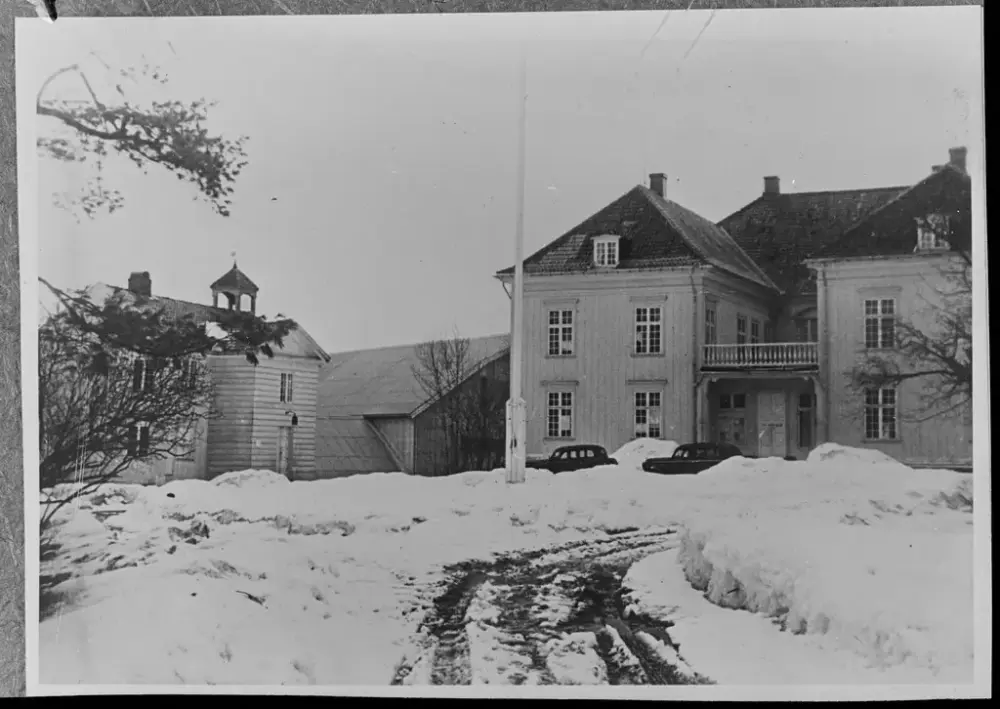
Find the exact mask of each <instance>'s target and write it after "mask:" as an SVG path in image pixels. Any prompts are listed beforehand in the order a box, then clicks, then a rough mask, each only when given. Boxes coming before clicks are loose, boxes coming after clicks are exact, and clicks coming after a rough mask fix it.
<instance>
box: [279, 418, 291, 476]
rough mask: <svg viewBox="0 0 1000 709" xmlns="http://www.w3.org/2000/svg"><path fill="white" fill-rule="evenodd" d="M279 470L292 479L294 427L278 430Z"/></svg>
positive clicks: (284, 427)
mask: <svg viewBox="0 0 1000 709" xmlns="http://www.w3.org/2000/svg"><path fill="white" fill-rule="evenodd" d="M277 462H278V470H277V471H276V472H278V473H280V474H281V475H284V476H285V477H287V478H288V479H289V480H291V478H292V427H291V426H280V427H279V428H278V461H277Z"/></svg>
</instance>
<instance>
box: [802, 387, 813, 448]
mask: <svg viewBox="0 0 1000 709" xmlns="http://www.w3.org/2000/svg"><path fill="white" fill-rule="evenodd" d="M812 446H813V396H812V394H799V448H812Z"/></svg>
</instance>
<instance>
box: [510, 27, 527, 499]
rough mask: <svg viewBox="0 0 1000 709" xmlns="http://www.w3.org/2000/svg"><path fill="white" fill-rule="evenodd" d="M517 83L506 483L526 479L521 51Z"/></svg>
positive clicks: (523, 67)
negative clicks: (517, 107) (515, 187)
mask: <svg viewBox="0 0 1000 709" xmlns="http://www.w3.org/2000/svg"><path fill="white" fill-rule="evenodd" d="M519 61H520V68H519V81H518V90H519V91H518V102H519V106H520V108H519V116H518V118H519V121H518V135H517V228H516V230H515V236H514V290H513V293H512V295H511V309H512V311H513V313H512V318H511V320H512V323H511V352H510V401H508V402H507V471H506V472H507V482H508V483H521V482H524V479H525V471H524V462H525V461H524V458H525V446H524V436H525V428H526V420H525V419H526V415H525V414H526V407H525V402H524V399H523V398H522V392H521V377H522V374H521V364H522V360H523V354H524V338H523V332H524V326H523V323H522V320H523V313H524V182H525V179H524V173H525V133H526V124H527V102H528V88H527V61H526V58H525V55H524V49H523V47H522V49H521V56H520V59H519Z"/></svg>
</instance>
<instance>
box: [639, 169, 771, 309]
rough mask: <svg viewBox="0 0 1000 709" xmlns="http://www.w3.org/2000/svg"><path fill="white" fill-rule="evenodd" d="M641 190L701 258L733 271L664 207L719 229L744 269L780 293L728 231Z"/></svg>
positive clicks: (647, 191)
mask: <svg viewBox="0 0 1000 709" xmlns="http://www.w3.org/2000/svg"><path fill="white" fill-rule="evenodd" d="M639 189H640V190H642V194H643V195H644V196H645V197H646V199H647V200H649V201H650V203H651V204H652V205H653V207H655V208H656V211H657V212H659V213H660V214H661V215H663V218H664V219H665V220H666V221H667V223H668V224H669V226H670V227H671V228H672V229H673V230H674V231H676V232H677V233H678V234H679V235H680V236H681V238H682V239H683V240H684V243H685V244H686V245H687V246H688V248H690V249H691V250H692V251H694V252H695V253H696V254H697V255H698V257H699V258H701V259H702V260H704V261H705V262H707V263H709V264H712V265H714V266H718V267H720V268H726V269H727V270H732V267H731V266H728V268H727V264H725V263H724V262H722V263H720V261H719V259H718V258H717V257H715V256H710V255H709V254H708V253H706V252H705V251H704V249H702V248H701V247H700V246H699V245H696V244H695V240H692V239H690V238H689V237H688V235H687V234H686V232H685V230H684V229H683V228H681V227H679V225H678V224H677V223H676V220H675V219H674V218H673V215H671V214H669V213H667V212H666V211H665V210H664V209H663V207H671V206H672V207H675V208H677V209H681V210H683V211H684V212H686V213H687V214H689V215H691V216H693V217H695V218H697V219H700V220H702V221H703V222H705V225H706V226H710V227H712V228H713V229H717V230H718V231H720V232H721V233H722V234H724V235H725V236H726V237H727V238H728V239H729V240H730V241H731V242H732V244H733V246H735V247H736V249H737V251H736V253H738V254H742V255H743V256H744V257H745V258H744V259H741V260H744V261H745V262H746V263H745V264H743V267H744V268H746V269H747V271H748V272H749V273H751V274H753V275H754V276H755V277H756V279H757V280H758V282H759V283H760V284H761V285H765V286H768V287H771V288H774V289H776V290H778V291H780V290H781V288H779V287H778V284H776V283H775V282H774V281H773V280H771V278H770V276H768V275H767V273H765V272H764V270H763V269H762V268H761V267H760V265H759V264H758V263H757V262H756V261H755V260H754V259H753V258H751V257H750V255H749V254H748V253H747V252H746V251H744V250H743V247H742V246H740V245H739V243H738V242H737V241H736V239H735V238H733V236H732V235H731V234H730V233H729V232H728V231H726V230H725V229H723V228H722V227H721V226H719V225H718V224H716V223H715V222H713V221H712V220H710V219H708V218H707V217H703V216H702V215H700V214H698V213H697V212H695V211H694V210H692V209H688V208H687V207H685V206H684V205H683V204H680V203H678V202H674V201H673V200H669V199H667V198H666V197H663V196H661V195H659V194H657V193H656V192H654V191H653V190H651V189H649V188H648V187H646V186H645V185H639ZM660 202H662V205H661V204H659V203H660ZM737 275H738V274H737Z"/></svg>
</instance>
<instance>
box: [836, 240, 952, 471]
mask: <svg viewBox="0 0 1000 709" xmlns="http://www.w3.org/2000/svg"><path fill="white" fill-rule="evenodd" d="M945 258H949V257H947V256H912V257H900V258H896V259H888V258H886V259H879V260H877V261H874V260H869V261H863V262H860V261H848V262H842V263H838V264H830V265H827V266H826V269H825V271H826V284H825V288H826V300H827V302H826V307H825V310H826V317H827V319H828V324H827V329H828V332H829V341H828V343H827V349H828V358H827V366H826V368H825V371H824V372H823V376H824V379H825V381H826V384H827V387H828V389H829V391H830V395H829V421H830V423H829V426H830V440H833V441H836V442H838V443H843V444H845V445H851V446H861V447H865V448H874V449H877V450H881V451H882V452H884V453H887V454H888V455H891V456H892V457H894V458H897V459H899V460H903V461H906V462H915V463H925V462H926V463H944V462H951V463H960V462H965V461H971V458H972V428H971V410H961V411H956V412H955V413H954V414H953V415H951V416H938V417H935V418H933V419H930V420H927V421H923V422H921V421H916V420H913V419H914V418H915V414H916V412H917V410H918V409H919V402H920V396H921V394H922V393H923V392H924V391H925V387H929V386H934V383H933V382H930V381H927V380H922V379H918V380H911V381H908V382H905V383H904V384H903V385H902V386H900V388H899V391H898V393H897V397H898V402H899V403H898V405H899V412H900V416H901V418H902V420H901V422H900V439H899V440H898V441H891V442H890V441H886V442H868V441H865V439H864V416H863V415H862V414H863V397H862V394H861V393H859V392H857V391H854V390H853V389H852V388H851V387H850V386H848V380H847V376H846V373H847V372H848V371H849V370H850V369H851V368H852V367H853V366H854V365H855V364H856V363H857V362H858V361H859V358H860V356H861V352H862V349H863V346H864V300H865V298H879V297H893V298H895V299H896V309H897V312H898V313H899V316H900V318H901V319H904V320H908V321H910V322H912V323H913V324H914V325H915V326H916V327H918V328H921V329H923V328H925V327H927V326H928V325H930V324H931V323H932V322H933V308H932V307H931V306H930V305H929V304H928V301H930V303H933V301H934V299H935V297H936V296H935V290H936V289H946V290H947V289H948V288H949V287H950V286H947V285H946V280H945V278H944V276H943V275H942V274H941V267H942V265H943V264H944V261H943V259H945ZM820 287H821V288H823V287H824V285H823V284H822V283H821V284H820Z"/></svg>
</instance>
